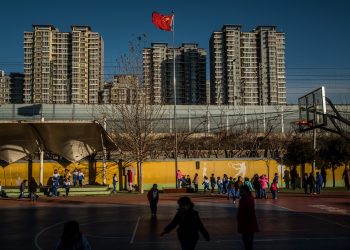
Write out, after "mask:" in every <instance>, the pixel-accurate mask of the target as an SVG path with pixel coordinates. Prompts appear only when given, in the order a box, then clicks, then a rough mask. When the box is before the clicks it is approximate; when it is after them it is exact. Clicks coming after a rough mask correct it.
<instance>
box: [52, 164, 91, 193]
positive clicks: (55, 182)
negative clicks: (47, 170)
mask: <svg viewBox="0 0 350 250" xmlns="http://www.w3.org/2000/svg"><path fill="white" fill-rule="evenodd" d="M72 176H73V186H74V187H76V186H78V185H79V187H82V186H83V180H84V173H83V172H82V171H81V170H80V169H74V171H73V172H72V174H71V173H70V172H69V169H67V168H66V169H65V170H64V175H63V178H61V176H60V174H59V173H58V170H57V169H55V170H54V171H53V175H52V185H51V192H50V188H49V190H48V194H49V195H50V196H52V197H57V196H58V188H59V187H60V185H61V184H62V186H63V187H64V188H65V190H66V196H68V195H69V189H70V187H71V185H72V183H71V179H72V178H71V177H72ZM48 186H50V185H48Z"/></svg>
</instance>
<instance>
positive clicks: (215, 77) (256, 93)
mask: <svg viewBox="0 0 350 250" xmlns="http://www.w3.org/2000/svg"><path fill="white" fill-rule="evenodd" d="M209 47H210V97H211V98H210V99H211V103H212V104H226V105H285V104H286V86H285V85H286V73H285V35H284V33H282V32H277V31H276V27H275V26H258V27H257V28H256V29H254V30H253V31H251V32H243V31H241V26H239V25H224V26H223V28H222V30H221V31H218V32H214V33H213V34H212V36H211V38H210V42H209Z"/></svg>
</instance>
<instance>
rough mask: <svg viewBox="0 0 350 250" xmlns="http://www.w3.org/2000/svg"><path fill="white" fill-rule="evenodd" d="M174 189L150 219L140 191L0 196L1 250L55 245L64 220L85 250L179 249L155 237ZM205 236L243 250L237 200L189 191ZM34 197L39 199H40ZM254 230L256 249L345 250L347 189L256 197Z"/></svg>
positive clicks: (215, 244) (202, 245)
mask: <svg viewBox="0 0 350 250" xmlns="http://www.w3.org/2000/svg"><path fill="white" fill-rule="evenodd" d="M180 196H181V194H161V200H160V204H159V208H158V216H157V218H155V219H152V218H151V216H150V211H149V208H148V205H147V198H146V195H139V194H117V195H115V196H109V197H68V198H63V197H62V198H44V197H43V198H42V199H41V198H39V201H38V202H37V203H35V204H32V203H31V202H30V201H28V200H23V201H18V200H0V207H1V208H0V211H1V212H0V214H1V227H0V242H1V249H54V246H55V244H56V242H57V241H58V239H59V237H60V235H61V233H62V231H63V224H64V223H65V222H66V221H67V220H72V219H74V220H77V221H78V222H79V223H80V227H81V231H82V232H83V234H84V235H85V236H86V237H87V238H88V240H89V242H90V244H91V246H92V249H180V246H179V243H178V241H177V237H176V230H174V231H173V232H171V233H169V234H168V235H165V236H163V237H160V236H159V235H160V233H161V232H162V230H163V228H164V227H165V226H166V225H167V223H169V222H170V221H171V219H172V218H173V216H174V215H175V213H176V207H177V206H176V200H177V199H178V198H179V197H180ZM190 197H191V198H192V200H193V201H194V203H195V209H196V210H198V211H199V214H200V216H201V218H202V221H203V223H204V225H205V226H206V228H207V230H208V231H209V233H210V236H211V241H210V242H206V241H204V240H203V238H201V239H200V240H199V242H198V246H197V249H243V246H242V243H241V235H239V234H237V231H236V227H237V225H236V220H235V216H236V212H237V207H238V205H237V204H233V202H232V200H229V201H228V200H227V199H226V198H225V197H224V196H218V195H210V194H190ZM40 199H41V200H40ZM256 214H257V218H258V223H259V227H260V233H257V234H256V237H255V247H254V248H255V249H271V248H274V249H279V248H281V249H349V244H350V202H349V193H348V192H345V191H342V192H327V193H323V194H321V195H320V196H310V195H306V196H305V195H303V194H301V193H280V194H279V199H278V200H272V199H267V200H260V199H259V200H256Z"/></svg>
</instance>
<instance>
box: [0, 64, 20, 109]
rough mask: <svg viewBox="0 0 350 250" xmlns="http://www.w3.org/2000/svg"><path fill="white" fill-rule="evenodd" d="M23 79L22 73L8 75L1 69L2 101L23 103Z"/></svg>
mask: <svg viewBox="0 0 350 250" xmlns="http://www.w3.org/2000/svg"><path fill="white" fill-rule="evenodd" d="M23 81H24V75H23V74H21V73H10V75H6V74H5V72H4V71H2V70H0V103H23Z"/></svg>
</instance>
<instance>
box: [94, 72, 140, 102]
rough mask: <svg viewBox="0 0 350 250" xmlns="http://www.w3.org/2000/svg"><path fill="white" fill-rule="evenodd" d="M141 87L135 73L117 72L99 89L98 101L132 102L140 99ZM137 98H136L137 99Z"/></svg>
mask: <svg viewBox="0 0 350 250" xmlns="http://www.w3.org/2000/svg"><path fill="white" fill-rule="evenodd" d="M143 94H144V91H143V87H142V86H140V80H139V78H138V77H137V76H136V75H131V74H118V75H115V76H114V77H113V81H112V82H106V83H105V84H104V85H103V89H102V90H101V91H100V100H101V101H100V102H99V103H105V104H133V103H135V100H142V99H141V97H142V95H143ZM137 98H138V99H137Z"/></svg>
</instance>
